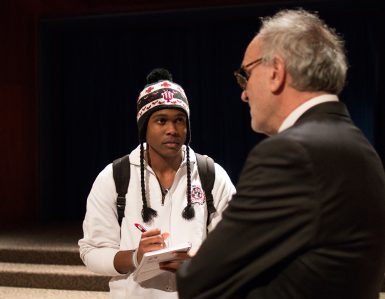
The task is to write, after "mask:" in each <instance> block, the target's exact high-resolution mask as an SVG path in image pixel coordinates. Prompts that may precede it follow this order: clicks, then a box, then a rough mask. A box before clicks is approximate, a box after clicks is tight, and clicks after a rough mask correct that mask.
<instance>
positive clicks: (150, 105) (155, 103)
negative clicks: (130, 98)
mask: <svg viewBox="0 0 385 299" xmlns="http://www.w3.org/2000/svg"><path fill="white" fill-rule="evenodd" d="M161 109H179V110H181V111H183V112H185V113H186V116H187V136H186V144H188V143H189V142H190V125H189V117H190V109H189V104H188V100H187V97H186V94H185V92H184V90H183V88H182V87H181V86H180V85H178V84H176V83H174V82H173V81H172V75H171V74H170V72H169V71H168V70H166V69H163V68H157V69H154V70H152V71H151V72H150V74H148V76H147V85H146V86H145V87H144V89H143V90H142V92H141V93H140V94H139V97H138V101H137V110H136V111H137V114H136V121H137V123H138V130H139V140H140V142H144V141H145V140H146V130H147V123H148V119H149V117H150V115H151V114H152V113H154V112H155V111H158V110H161Z"/></svg>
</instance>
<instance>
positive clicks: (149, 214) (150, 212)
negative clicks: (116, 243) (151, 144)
mask: <svg viewBox="0 0 385 299" xmlns="http://www.w3.org/2000/svg"><path fill="white" fill-rule="evenodd" d="M140 187H141V190H142V201H143V209H142V219H143V221H144V222H146V223H148V222H149V221H151V220H152V218H153V217H156V216H158V213H157V212H156V211H155V210H154V209H151V208H149V207H148V206H147V199H146V184H145V181H144V148H143V142H141V143H140Z"/></svg>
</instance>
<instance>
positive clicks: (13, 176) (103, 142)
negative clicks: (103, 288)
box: [0, 0, 385, 227]
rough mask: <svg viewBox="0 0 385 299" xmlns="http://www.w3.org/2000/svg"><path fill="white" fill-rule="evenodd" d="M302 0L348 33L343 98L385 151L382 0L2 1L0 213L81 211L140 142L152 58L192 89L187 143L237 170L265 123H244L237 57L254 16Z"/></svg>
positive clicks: (19, 220) (29, 218)
mask: <svg viewBox="0 0 385 299" xmlns="http://www.w3.org/2000/svg"><path fill="white" fill-rule="evenodd" d="M297 7H302V8H305V9H309V10H312V11H318V12H319V15H320V16H321V18H322V19H324V20H325V21H326V22H327V23H328V24H329V25H330V26H332V27H334V28H335V29H336V31H337V32H338V33H340V34H341V35H342V36H343V38H344V39H345V41H346V48H347V55H348V59H349V64H350V69H349V71H348V80H347V86H346V88H345V90H344V92H343V93H342V94H341V96H340V98H341V100H342V101H343V102H345V103H346V104H347V106H348V108H349V110H350V112H351V115H352V118H353V120H354V121H355V123H356V124H357V125H358V127H360V128H361V129H362V130H363V132H364V133H365V135H366V136H367V138H368V139H369V141H370V142H371V143H372V144H373V145H374V147H375V148H376V149H377V151H378V153H379V155H380V156H381V158H382V160H383V161H384V159H385V115H384V114H385V109H384V108H385V107H384V106H385V94H384V83H383V82H384V79H385V78H384V67H385V62H384V53H385V51H384V50H385V47H384V37H385V34H384V33H385V32H384V28H385V26H384V25H385V21H384V20H385V11H384V9H383V8H382V5H380V2H378V3H377V2H375V1H370V0H369V1H355V2H354V3H351V1H326V0H325V1H315V0H314V1H310V0H308V1H294V0H291V1H288V0H286V1H256V0H254V1H247V0H222V1H220V0H205V1H203V0H202V1H200V0H184V1H179V0H164V1H157V0H147V1H139V0H137V1H136V0H93V1H92V0H51V1H45V0H25V1H23V0H1V1H0V22H1V25H0V103H1V107H0V157H1V166H0V225H2V226H4V227H5V226H15V225H21V224H28V223H49V222H52V221H55V222H57V221H59V222H72V221H81V220H82V218H83V216H84V213H85V205H86V199H87V195H88V192H89V190H90V188H91V186H92V183H93V181H94V179H95V178H96V176H97V174H98V173H99V172H100V171H101V170H102V169H103V168H104V167H105V166H106V165H107V164H108V163H110V162H111V161H112V160H114V159H116V158H118V157H120V156H122V155H125V154H126V153H129V152H130V151H131V150H132V149H133V148H134V147H136V146H137V144H138V136H137V127H136V99H137V97H138V95H139V92H140V91H141V90H142V89H143V87H144V85H145V83H146V82H145V79H146V75H147V74H148V73H149V71H150V70H151V69H153V68H155V67H165V68H167V69H169V70H170V71H171V72H172V74H173V77H174V81H175V82H177V83H179V84H180V85H182V86H183V88H184V89H185V92H186V94H187V97H188V99H189V102H190V108H191V131H192V141H191V147H192V148H193V149H194V150H195V151H197V152H199V153H204V154H208V155H210V156H211V157H213V158H214V160H215V161H217V162H218V163H219V164H221V165H222V166H223V167H224V168H225V169H226V170H227V171H228V173H229V175H230V176H231V178H232V180H233V182H234V183H236V182H237V179H238V175H239V173H240V171H241V167H242V165H243V162H244V160H245V159H246V156H247V153H248V152H249V150H250V149H251V148H252V147H253V146H254V145H255V144H256V143H258V142H259V141H260V140H262V139H263V138H264V136H262V135H259V134H255V133H253V132H252V131H251V129H250V116H249V109H248V106H247V105H246V104H244V103H242V102H241V101H240V89H239V87H238V86H237V85H236V83H235V80H234V78H233V74H232V73H233V70H235V69H236V68H238V67H239V65H240V63H241V61H242V58H243V53H244V50H245V48H246V46H247V44H248V43H249V41H250V40H251V39H252V38H253V36H254V34H255V33H256V32H257V31H258V28H259V26H260V22H259V17H261V16H266V15H271V14H273V13H275V12H276V11H277V10H279V9H282V8H297ZM314 134H317V132H314ZM356 171H360V169H357V170H356Z"/></svg>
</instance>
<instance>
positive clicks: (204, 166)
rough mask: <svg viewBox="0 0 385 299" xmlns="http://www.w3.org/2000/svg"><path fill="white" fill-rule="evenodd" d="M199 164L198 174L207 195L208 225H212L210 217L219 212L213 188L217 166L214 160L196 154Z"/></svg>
mask: <svg viewBox="0 0 385 299" xmlns="http://www.w3.org/2000/svg"><path fill="white" fill-rule="evenodd" d="M195 155H196V158H197V163H198V173H199V177H200V180H201V184H202V188H203V190H204V192H205V195H206V204H207V212H208V216H207V225H209V224H210V221H211V218H210V215H211V214H212V213H214V212H216V211H217V210H216V209H215V207H214V198H213V193H212V191H213V187H214V182H215V166H214V160H213V159H212V158H210V157H209V156H206V155H201V154H198V153H195Z"/></svg>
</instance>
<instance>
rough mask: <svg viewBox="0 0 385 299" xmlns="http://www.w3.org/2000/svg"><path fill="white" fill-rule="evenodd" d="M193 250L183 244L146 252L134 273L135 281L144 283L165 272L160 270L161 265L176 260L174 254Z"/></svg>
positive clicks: (188, 244)
mask: <svg viewBox="0 0 385 299" xmlns="http://www.w3.org/2000/svg"><path fill="white" fill-rule="evenodd" d="M190 248H191V244H190V243H182V244H178V245H175V246H171V247H167V248H164V249H160V250H156V251H151V252H146V253H145V254H144V255H143V258H142V260H141V262H140V264H139V266H138V267H137V268H136V270H135V271H134V273H133V275H134V276H133V277H134V280H135V281H137V282H142V281H145V280H148V279H150V278H152V277H154V276H157V275H159V274H161V273H163V272H164V270H161V269H160V268H159V263H161V262H167V261H172V260H174V259H175V257H174V256H173V254H172V253H173V252H187V251H188V250H189V249H190Z"/></svg>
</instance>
